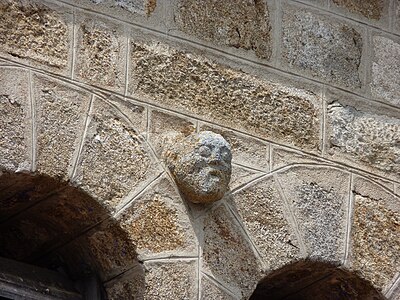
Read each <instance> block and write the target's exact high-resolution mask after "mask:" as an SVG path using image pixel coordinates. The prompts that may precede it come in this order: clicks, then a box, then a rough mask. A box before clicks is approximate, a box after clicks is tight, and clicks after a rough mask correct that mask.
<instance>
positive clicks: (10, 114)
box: [0, 21, 32, 171]
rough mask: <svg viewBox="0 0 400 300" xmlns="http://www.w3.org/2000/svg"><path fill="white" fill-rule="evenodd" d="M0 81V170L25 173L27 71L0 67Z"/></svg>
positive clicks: (27, 158) (28, 161)
mask: <svg viewBox="0 0 400 300" xmlns="http://www.w3.org/2000/svg"><path fill="white" fill-rule="evenodd" d="M0 22H1V21H0ZM0 82H1V85H0V116H1V118H0V166H1V167H0V168H6V169H8V170H12V171H15V170H29V169H30V167H31V166H30V164H31V158H30V156H31V155H30V154H29V153H28V151H29V150H30V149H31V146H30V145H29V143H30V141H31V138H30V135H31V132H32V125H31V122H30V121H29V118H30V117H31V112H30V100H29V86H28V72H26V71H22V70H17V69H8V68H1V69H0Z"/></svg>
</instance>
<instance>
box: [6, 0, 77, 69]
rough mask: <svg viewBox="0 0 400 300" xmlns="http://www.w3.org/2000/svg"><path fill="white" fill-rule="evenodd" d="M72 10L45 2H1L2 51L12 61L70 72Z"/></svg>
mask: <svg viewBox="0 0 400 300" xmlns="http://www.w3.org/2000/svg"><path fill="white" fill-rule="evenodd" d="M71 25H72V9H69V8H66V7H64V6H59V5H54V4H48V3H47V2H44V1H35V0H31V1H18V0H2V1H1V2H0V51H1V52H2V53H3V54H4V55H7V56H9V57H10V58H12V59H14V60H15V59H18V60H19V59H22V60H23V61H28V62H31V63H33V64H35V65H39V66H40V65H44V66H47V67H51V68H52V69H54V70H55V71H58V72H62V73H66V72H67V71H68V69H69V66H68V61H69V59H70V55H69V54H70V45H71V33H72V26H71Z"/></svg>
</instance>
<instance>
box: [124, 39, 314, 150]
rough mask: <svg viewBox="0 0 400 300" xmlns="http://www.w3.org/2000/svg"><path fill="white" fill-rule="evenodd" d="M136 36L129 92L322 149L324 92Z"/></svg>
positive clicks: (260, 133)
mask: <svg viewBox="0 0 400 300" xmlns="http://www.w3.org/2000/svg"><path fill="white" fill-rule="evenodd" d="M142 38H143V36H142V37H133V38H132V43H131V54H130V57H131V59H130V74H131V76H130V77H129V93H130V95H132V96H134V97H137V98H140V99H145V100H146V101H149V102H155V103H157V105H161V106H163V107H167V108H168V107H174V110H176V111H182V112H185V113H186V114H189V115H196V116H199V117H201V118H203V120H209V121H212V122H213V123H217V124H221V125H224V126H227V127H230V128H233V129H241V130H243V131H246V132H249V131H250V132H251V133H254V134H256V135H257V136H259V137H265V138H268V139H270V140H274V141H279V142H283V143H289V144H291V145H295V146H297V147H301V148H306V149H312V150H313V151H318V150H317V149H318V147H319V135H320V122H321V119H320V105H321V98H320V97H319V96H317V95H316V94H315V93H314V92H311V91H309V90H304V89H297V88H293V87H288V86H285V85H281V84H275V83H271V82H269V81H264V80H261V79H259V78H257V77H254V76H250V75H248V74H246V73H243V72H241V71H237V70H234V69H231V68H228V67H225V66H223V65H218V64H215V63H213V62H212V61H210V60H207V59H205V58H204V57H199V56H196V55H193V54H189V53H184V52H182V51H178V50H175V49H173V48H170V47H169V46H167V45H165V44H162V43H154V42H144V43H142V42H139V41H138V40H140V39H142Z"/></svg>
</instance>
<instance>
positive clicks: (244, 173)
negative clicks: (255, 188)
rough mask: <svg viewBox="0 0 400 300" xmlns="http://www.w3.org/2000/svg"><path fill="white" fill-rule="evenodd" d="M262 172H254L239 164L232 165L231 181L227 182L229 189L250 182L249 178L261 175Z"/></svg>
mask: <svg viewBox="0 0 400 300" xmlns="http://www.w3.org/2000/svg"><path fill="white" fill-rule="evenodd" d="M262 174H263V173H260V172H255V171H253V170H250V169H245V168H243V167H241V166H236V165H232V175H231V181H230V183H229V189H230V190H231V191H232V190H234V189H237V188H239V187H240V186H242V185H245V184H246V183H248V182H250V181H251V180H253V179H255V178H257V177H259V176H261V175H262Z"/></svg>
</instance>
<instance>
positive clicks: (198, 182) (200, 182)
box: [165, 131, 232, 203]
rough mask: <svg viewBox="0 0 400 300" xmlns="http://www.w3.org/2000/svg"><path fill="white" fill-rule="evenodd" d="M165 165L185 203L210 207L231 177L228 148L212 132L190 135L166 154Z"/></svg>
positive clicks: (226, 143) (219, 137) (218, 197)
mask: <svg viewBox="0 0 400 300" xmlns="http://www.w3.org/2000/svg"><path fill="white" fill-rule="evenodd" d="M165 157H166V164H167V166H168V169H169V170H170V172H171V174H172V176H173V177H174V179H175V182H176V184H177V185H178V188H179V191H180V192H181V193H182V194H183V196H184V197H185V199H186V200H188V201H191V202H193V203H211V202H215V201H218V200H220V199H222V197H224V195H225V193H226V192H227V190H228V185H229V181H230V179H231V173H232V166H231V161H232V153H231V146H230V145H229V144H228V142H227V141H226V140H225V139H224V138H223V137H222V136H221V135H219V134H217V133H214V132H212V131H201V132H199V133H192V134H191V135H189V136H188V137H186V138H185V139H183V140H181V141H177V142H176V143H175V144H174V145H173V146H172V147H170V148H169V149H168V150H167V151H166V153H165Z"/></svg>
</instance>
